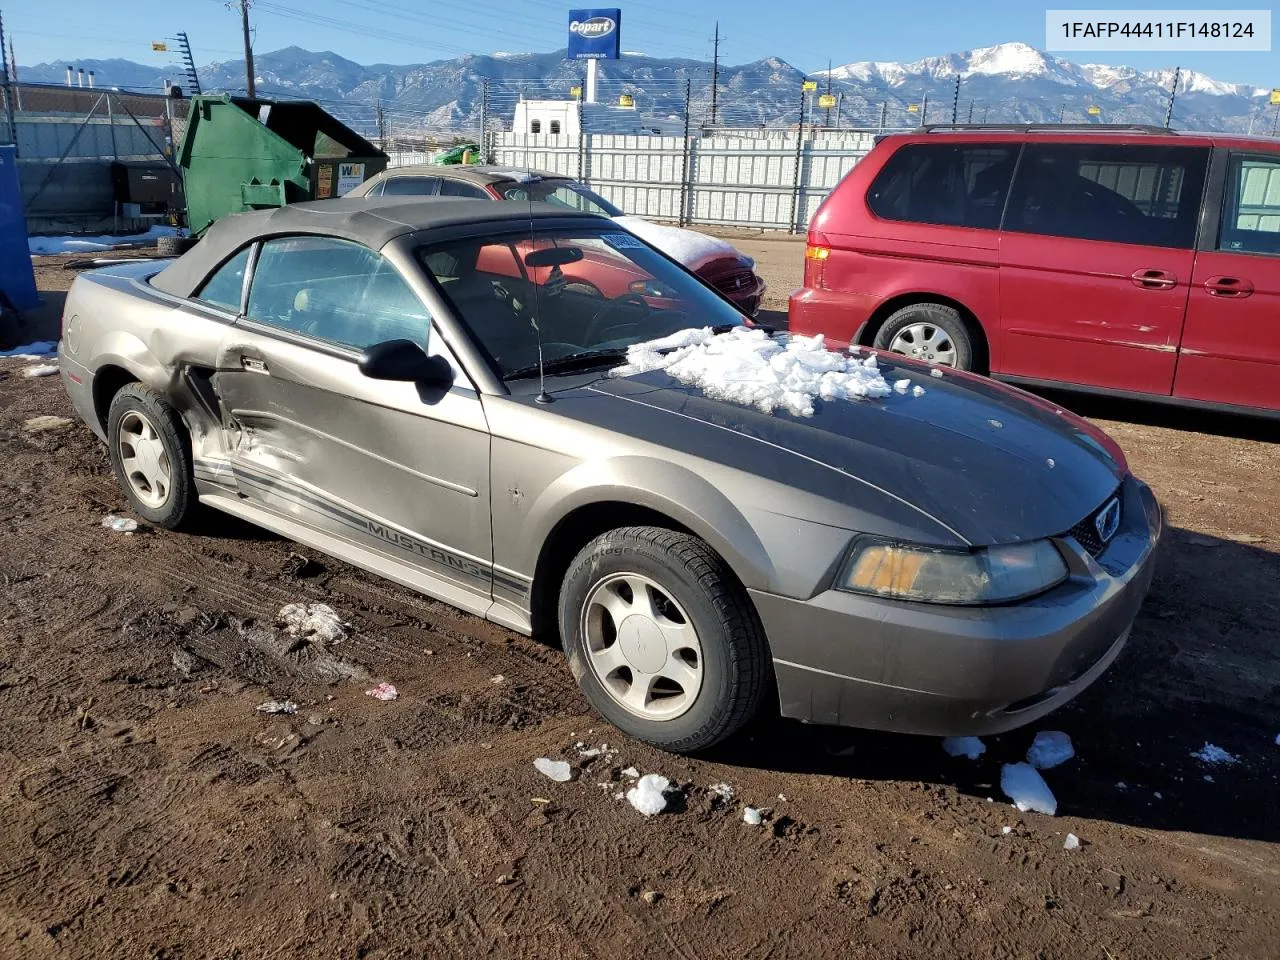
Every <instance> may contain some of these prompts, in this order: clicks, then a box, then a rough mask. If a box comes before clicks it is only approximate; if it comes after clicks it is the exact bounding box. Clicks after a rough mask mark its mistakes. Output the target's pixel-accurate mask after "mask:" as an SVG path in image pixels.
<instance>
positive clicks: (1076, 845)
mask: <svg viewBox="0 0 1280 960" xmlns="http://www.w3.org/2000/svg"><path fill="white" fill-rule="evenodd" d="M1062 849H1063V850H1079V849H1080V838H1079V837H1077V836H1076V835H1075V834H1074V833H1068V834H1067V839H1066V840H1064V841H1063V843H1062Z"/></svg>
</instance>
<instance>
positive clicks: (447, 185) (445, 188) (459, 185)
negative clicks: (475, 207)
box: [440, 180, 489, 200]
mask: <svg viewBox="0 0 1280 960" xmlns="http://www.w3.org/2000/svg"><path fill="white" fill-rule="evenodd" d="M440 196H442V197H471V198H473V199H476V200H484V199H485V198H487V197H488V196H489V194H487V193H485V192H484V190H482V189H481V188H480V187H477V186H476V185H475V184H473V183H464V182H462V181H461V180H443V181H441V183H440Z"/></svg>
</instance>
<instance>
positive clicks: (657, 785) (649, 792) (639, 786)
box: [627, 773, 671, 817]
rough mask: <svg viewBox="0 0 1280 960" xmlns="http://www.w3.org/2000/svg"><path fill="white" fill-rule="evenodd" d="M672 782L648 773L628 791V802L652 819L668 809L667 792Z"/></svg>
mask: <svg viewBox="0 0 1280 960" xmlns="http://www.w3.org/2000/svg"><path fill="white" fill-rule="evenodd" d="M670 789H671V781H670V780H668V779H667V778H666V777H664V776H662V775H661V774H659V773H646V774H645V775H644V776H643V777H641V778H640V779H639V780H637V781H636V785H635V786H634V787H632V788H631V789H630V790H628V791H627V801H628V802H629V803H630V804H631V805H632V806H633V807H635V808H636V809H637V810H639V811H640V812H641V813H642V814H644V815H645V816H646V817H652V816H655V815H656V814H659V813H661V812H662V811H663V810H665V809H667V798H666V792H667V791H668V790H670Z"/></svg>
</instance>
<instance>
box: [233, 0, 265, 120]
mask: <svg viewBox="0 0 1280 960" xmlns="http://www.w3.org/2000/svg"><path fill="white" fill-rule="evenodd" d="M252 4H253V0H229V2H228V3H227V9H229V10H234V9H236V8H237V7H239V8H240V27H241V29H242V30H243V31H244V76H245V92H247V93H248V94H249V99H250V100H253V99H255V98H256V97H257V95H258V94H257V90H256V88H255V87H254V83H253V38H252V36H251V34H250V33H249V7H250V6H252Z"/></svg>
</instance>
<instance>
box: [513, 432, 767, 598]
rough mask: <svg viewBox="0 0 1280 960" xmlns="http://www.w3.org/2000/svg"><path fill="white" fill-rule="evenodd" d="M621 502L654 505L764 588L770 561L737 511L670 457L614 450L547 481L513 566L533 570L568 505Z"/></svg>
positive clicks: (740, 574)
mask: <svg viewBox="0 0 1280 960" xmlns="http://www.w3.org/2000/svg"><path fill="white" fill-rule="evenodd" d="M608 502H622V503H629V504H635V505H637V506H641V507H647V508H649V509H651V510H656V511H658V512H659V513H662V514H664V515H665V516H667V517H670V518H671V519H672V520H674V521H675V522H676V523H679V524H680V525H681V526H684V527H686V528H688V529H689V530H690V531H692V532H693V533H695V534H696V535H697V536H699V537H701V538H702V539H703V540H705V541H706V542H707V543H708V544H710V545H711V547H712V549H714V550H715V551H716V552H717V553H719V554H720V556H722V557H723V558H724V559H725V562H726V563H728V564H729V566H730V567H731V568H732V569H733V571H734V573H735V574H737V576H738V579H740V580H741V581H742V582H743V584H744V585H746V586H747V587H753V588H758V589H769V587H767V586H766V585H767V584H773V583H774V582H775V580H776V575H775V571H774V568H773V563H772V561H771V560H770V558H769V554H768V551H767V550H766V549H765V547H764V544H763V543H762V542H761V541H760V538H759V536H758V535H757V533H756V531H755V530H754V529H753V528H752V526H751V524H750V523H749V522H748V521H747V518H746V517H745V516H744V515H743V513H742V511H741V510H739V509H738V508H737V506H735V505H734V503H733V502H732V501H731V500H729V498H728V497H726V496H725V495H724V494H723V493H721V492H720V491H719V490H717V489H716V488H715V487H714V486H712V485H711V484H710V483H709V482H708V481H707V480H705V479H704V478H702V477H700V476H698V475H697V474H696V473H694V472H692V471H691V470H688V469H687V468H685V467H681V466H678V465H675V464H672V463H665V462H661V461H658V460H653V459H650V458H648V457H640V456H619V457H610V458H607V459H603V460H592V461H589V462H586V463H581V464H579V465H578V466H576V467H573V468H572V469H570V470H567V471H566V472H565V473H563V474H561V475H560V476H559V477H557V478H556V479H555V480H554V481H552V482H551V483H550V484H549V485H548V486H547V487H546V488H545V489H544V490H543V491H542V492H541V494H539V495H538V496H537V498H536V499H535V500H534V502H533V503H532V504H531V506H530V508H529V513H528V519H527V526H526V529H527V530H528V532H529V536H528V538H527V539H526V540H525V543H526V544H527V547H526V550H528V551H529V553H528V555H527V556H525V557H521V558H520V562H519V565H518V567H517V569H526V570H533V569H534V568H535V567H536V564H537V558H538V552H539V551H540V550H541V548H542V545H543V544H544V543H545V542H546V540H547V538H548V537H549V536H550V535H551V532H552V531H553V530H554V529H555V528H556V526H557V525H558V524H559V523H560V521H561V520H563V519H564V518H565V517H567V516H569V514H571V513H573V511H575V510H577V509H579V508H580V507H586V506H590V505H592V504H596V503H608Z"/></svg>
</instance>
